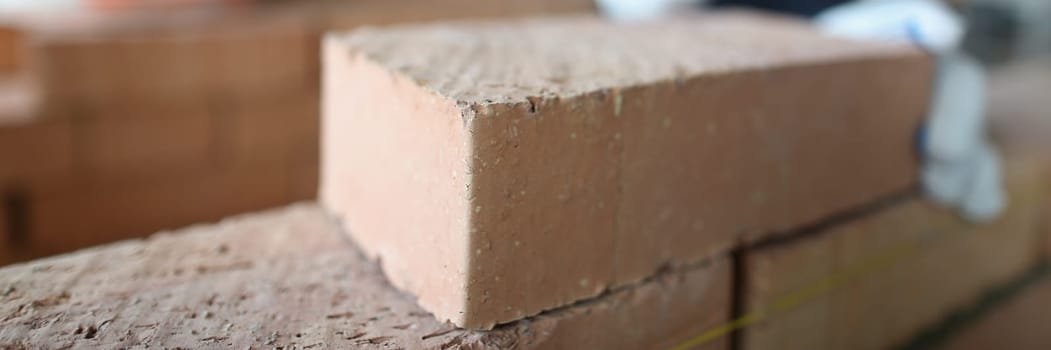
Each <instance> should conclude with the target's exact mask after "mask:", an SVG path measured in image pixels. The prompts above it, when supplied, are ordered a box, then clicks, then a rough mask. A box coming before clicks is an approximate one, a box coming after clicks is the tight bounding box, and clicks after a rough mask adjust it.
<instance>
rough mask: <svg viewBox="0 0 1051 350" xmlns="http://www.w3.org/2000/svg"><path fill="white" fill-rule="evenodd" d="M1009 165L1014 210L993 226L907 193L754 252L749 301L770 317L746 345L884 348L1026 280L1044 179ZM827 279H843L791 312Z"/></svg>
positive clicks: (1023, 166)
mask: <svg viewBox="0 0 1051 350" xmlns="http://www.w3.org/2000/svg"><path fill="white" fill-rule="evenodd" d="M1039 170H1040V169H1039V167H1037V166H1034V164H1033V163H1029V162H1015V161H1014V159H1012V161H1010V162H1009V164H1008V175H1007V181H1008V188H1009V190H1010V195H1011V202H1010V209H1009V210H1008V212H1007V213H1006V215H1005V216H1004V217H1002V218H1001V219H999V220H998V221H996V222H994V223H991V224H987V225H975V224H968V223H965V222H963V221H962V220H960V219H957V218H956V217H955V216H954V215H953V214H952V213H951V212H950V211H948V210H945V209H943V208H937V207H936V206H934V205H933V204H930V203H928V202H926V201H924V200H921V199H908V200H905V201H904V202H903V203H900V204H896V205H893V206H891V207H889V208H884V209H882V210H881V211H880V212H877V213H874V214H870V215H867V216H865V217H863V218H860V219H859V220H856V221H852V222H849V223H846V224H844V225H842V226H839V227H834V228H831V229H829V230H827V231H825V232H819V233H816V234H814V235H811V236H809V237H805V238H801V239H799V240H797V241H793V242H788V243H784V244H781V245H776V246H769V247H766V248H761V249H758V250H754V251H752V252H750V253H748V258H747V259H746V262H745V267H744V269H745V271H747V272H746V274H747V280H746V281H745V282H744V284H745V285H746V287H745V292H744V295H742V298H744V303H745V305H746V308H747V311H748V312H763V313H766V314H767V315H769V316H768V318H767V319H766V320H764V321H763V322H761V323H759V324H756V325H754V326H751V327H749V328H748V329H747V330H745V336H744V347H745V348H747V349H782V348H784V349H886V348H891V347H893V346H895V345H902V344H903V343H904V342H906V341H908V340H909V339H911V337H913V336H915V335H917V334H918V332H919V331H921V330H923V329H924V327H928V326H933V325H935V324H936V323H937V322H940V321H941V320H942V319H943V318H944V317H947V316H948V315H949V313H950V312H952V311H954V310H955V309H957V308H960V307H965V306H968V305H970V304H971V303H973V302H975V301H977V300H978V298H979V297H980V296H981V295H982V293H984V292H985V291H987V290H988V289H989V288H993V287H996V286H998V285H1000V284H1003V283H1007V282H1009V281H1011V280H1013V279H1014V278H1016V277H1018V276H1021V275H1022V274H1023V273H1025V271H1026V270H1028V269H1029V268H1031V267H1033V266H1034V265H1035V263H1036V262H1037V261H1038V260H1039V258H1040V255H1041V252H1040V251H1039V250H1040V244H1039V242H1040V241H1041V240H1042V237H1041V232H1040V231H1039V226H1038V225H1039V222H1040V220H1041V217H1042V216H1043V208H1041V207H1040V206H1039V204H1040V203H1041V200H1042V198H1044V197H1046V195H1047V186H1046V185H1047V184H1046V178H1045V177H1043V176H1042V175H1041V173H1040V171H1039ZM829 276H849V277H843V278H842V279H841V280H843V281H845V282H844V283H843V284H842V285H840V286H839V287H838V288H835V289H832V290H831V291H829V292H828V293H827V294H820V295H816V296H814V298H810V300H807V301H806V302H804V303H803V304H802V305H800V306H798V307H796V308H793V309H789V310H787V311H780V312H779V311H775V310H777V308H778V304H779V303H782V302H784V300H785V298H790V296H792V295H798V294H799V293H804V294H806V293H807V292H806V291H808V290H810V291H814V290H820V289H814V288H819V287H814V286H815V285H819V284H821V283H822V281H825V278H827V277H829ZM836 278H840V277H836Z"/></svg>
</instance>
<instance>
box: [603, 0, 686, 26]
mask: <svg viewBox="0 0 1051 350" xmlns="http://www.w3.org/2000/svg"><path fill="white" fill-rule="evenodd" d="M596 2H597V3H598V7H599V9H600V10H602V14H604V15H606V17H608V18H610V19H613V20H617V21H645V20H651V19H655V18H660V17H664V16H668V15H671V14H673V13H675V12H677V11H679V10H681V9H683V8H694V9H696V8H698V6H699V5H700V4H703V3H705V2H707V0H597V1H596Z"/></svg>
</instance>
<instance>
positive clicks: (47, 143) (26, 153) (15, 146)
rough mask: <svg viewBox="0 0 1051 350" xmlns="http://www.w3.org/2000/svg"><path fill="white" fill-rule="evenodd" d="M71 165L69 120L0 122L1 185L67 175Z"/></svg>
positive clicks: (27, 182) (5, 185) (71, 142)
mask: <svg viewBox="0 0 1051 350" xmlns="http://www.w3.org/2000/svg"><path fill="white" fill-rule="evenodd" d="M72 168H73V127H72V125H71V123H70V122H69V121H60V120H59V121H28V122H19V123H14V124H0V188H9V187H21V186H26V185H28V184H29V183H31V182H35V181H37V180H39V179H40V178H53V177H59V178H66V177H68V176H69V175H70V173H71V172H72Z"/></svg>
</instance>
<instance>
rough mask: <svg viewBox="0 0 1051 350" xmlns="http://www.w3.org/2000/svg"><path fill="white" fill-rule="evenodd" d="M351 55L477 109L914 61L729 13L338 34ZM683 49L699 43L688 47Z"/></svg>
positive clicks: (779, 21)
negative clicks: (784, 71)
mask: <svg viewBox="0 0 1051 350" xmlns="http://www.w3.org/2000/svg"><path fill="white" fill-rule="evenodd" d="M328 40H338V41H341V42H343V43H344V44H345V46H346V47H347V48H348V50H349V51H350V52H352V53H357V54H362V55H364V56H366V57H368V58H370V59H371V60H373V61H375V62H377V63H379V64H381V65H383V66H385V67H386V68H388V69H391V70H394V71H397V72H400V73H402V74H404V75H405V76H407V77H409V78H411V79H413V80H414V81H416V82H417V83H418V84H420V85H422V86H424V87H425V88H428V89H430V90H432V91H435V92H437V93H439V94H441V95H443V96H446V97H448V98H450V99H454V100H457V101H461V102H467V103H472V104H487V103H503V102H522V101H524V100H526V99H527V98H529V97H553V96H559V97H565V96H567V95H569V96H571V95H577V94H583V93H587V92H593V91H598V90H602V89H608V88H624V87H630V86H635V85H641V84H646V83H653V82H658V81H669V80H676V79H688V78H692V77H696V76H699V75H705V74H718V73H726V72H732V71H737V70H745V69H757V68H766V67H770V68H774V67H779V66H786V65H795V64H807V63H821V62H831V61H836V60H842V59H844V58H866V57H886V56H896V55H903V54H915V51H914V49H912V48H909V47H907V46H905V45H900V44H887V43H875V42H857V41H847V40H843V39H838V38H832V37H828V36H825V35H822V34H820V33H818V32H816V31H815V30H814V28H812V27H810V26H809V25H807V24H806V23H805V22H801V21H797V20H792V19H787V18H780V17H774V16H769V15H760V14H752V13H747V12H722V13H716V14H709V15H697V16H689V17H682V18H677V19H671V20H664V21H661V22H646V23H624V24H616V23H612V22H608V21H605V20H602V19H600V18H598V17H592V16H585V17H581V16H563V17H548V18H532V19H520V20H518V21H512V22H508V21H504V22H486V21H477V22H460V23H442V24H427V25H411V26H401V27H385V28H362V29H358V30H356V31H353V32H350V33H338V34H330V35H329V37H328ZM683 43H693V44H692V45H683Z"/></svg>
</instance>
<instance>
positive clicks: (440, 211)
mask: <svg viewBox="0 0 1051 350" xmlns="http://www.w3.org/2000/svg"><path fill="white" fill-rule="evenodd" d="M726 38H733V40H727V39H726ZM324 45H325V63H324V64H325V74H324V78H323V80H324V81H323V86H324V88H323V98H322V100H323V105H322V114H323V117H322V119H323V121H322V124H323V125H324V127H323V128H322V133H323V135H322V186H321V201H322V202H323V203H324V204H325V205H326V206H327V207H328V208H330V210H332V211H333V212H334V213H336V215H337V216H339V217H341V218H342V219H343V221H344V223H345V225H346V228H347V230H348V231H349V233H350V235H351V236H353V237H354V239H355V240H357V241H359V242H361V244H362V246H363V248H364V249H365V251H366V252H367V253H368V254H369V255H370V256H372V257H378V258H380V259H381V261H382V264H383V266H384V269H385V271H386V272H387V273H388V274H389V276H390V277H391V279H392V282H393V283H394V284H395V285H396V286H398V287H400V288H403V289H405V290H407V291H409V292H411V293H413V294H415V295H416V296H417V297H418V298H419V302H420V303H421V305H423V307H424V308H426V309H428V310H430V311H432V312H434V313H435V314H437V315H438V317H439V318H443V319H450V320H451V321H452V322H453V323H455V324H457V325H461V326H466V327H469V328H488V327H491V326H493V325H494V324H495V323H501V322H507V321H512V320H516V319H519V318H522V317H525V316H529V315H532V314H536V313H538V312H540V311H542V310H545V309H550V308H554V307H558V306H561V305H565V304H568V303H572V302H574V301H576V300H579V299H582V298H587V297H590V296H594V295H597V294H598V293H600V292H601V291H603V290H605V289H607V288H609V287H615V286H619V285H624V284H627V283H631V282H633V281H637V280H640V279H642V278H644V277H646V276H649V275H652V274H653V273H654V272H655V271H657V270H658V269H659V268H661V267H662V266H668V265H671V266H675V265H678V264H683V263H689V262H694V261H698V260H703V259H706V258H709V257H711V256H715V255H718V254H720V253H723V252H726V251H727V250H728V249H729V247H730V246H731V245H733V244H734V242H736V241H738V240H739V239H741V238H745V237H756V236H760V235H762V234H765V233H769V232H771V231H779V230H784V229H788V228H792V227H795V226H797V225H801V224H804V223H809V222H814V221H818V220H819V219H821V218H822V217H824V216H827V215H829V214H831V213H834V212H837V211H841V210H845V209H847V208H850V207H852V206H856V205H860V204H862V203H866V202H868V201H871V200H873V199H874V198H878V197H881V196H885V195H887V194H890V193H894V192H896V191H900V190H902V189H904V188H907V187H909V186H910V185H911V184H912V183H913V182H914V176H915V172H916V170H915V164H914V163H915V160H914V159H913V154H912V148H911V147H912V146H911V140H912V138H913V134H914V131H915V128H916V126H917V125H918V123H919V120H920V118H921V117H922V116H923V115H924V113H925V110H926V101H927V97H928V95H929V94H928V89H929V85H930V82H929V78H930V73H931V64H930V60H929V59H928V58H927V57H925V56H924V55H923V54H921V53H919V52H916V51H914V50H913V49H910V48H905V47H901V46H889V45H883V44H872V43H856V42H846V41H840V40H837V39H832V38H828V37H825V36H823V35H820V34H818V33H816V32H814V31H813V30H812V29H811V28H809V27H808V26H806V25H804V24H802V23H800V22H795V21H791V20H787V19H781V18H775V17H764V16H758V15H742V14H721V15H712V16H709V17H706V18H701V19H680V20H670V21H668V22H662V23H651V24H639V25H637V26H614V25H611V24H609V23H606V22H603V21H601V20H598V19H593V18H558V19H537V20H522V21H511V22H504V23H491V22H490V23H475V24H452V25H441V24H436V25H431V26H416V27H400V28H399V27H395V28H386V29H376V30H361V31H357V32H355V33H352V34H349V35H331V36H329V37H327V38H326V41H325V44H324ZM569 48H580V49H579V50H578V49H569ZM859 81H864V82H865V84H858V82H859ZM848 179H849V180H848ZM422 228H426V229H422Z"/></svg>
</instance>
